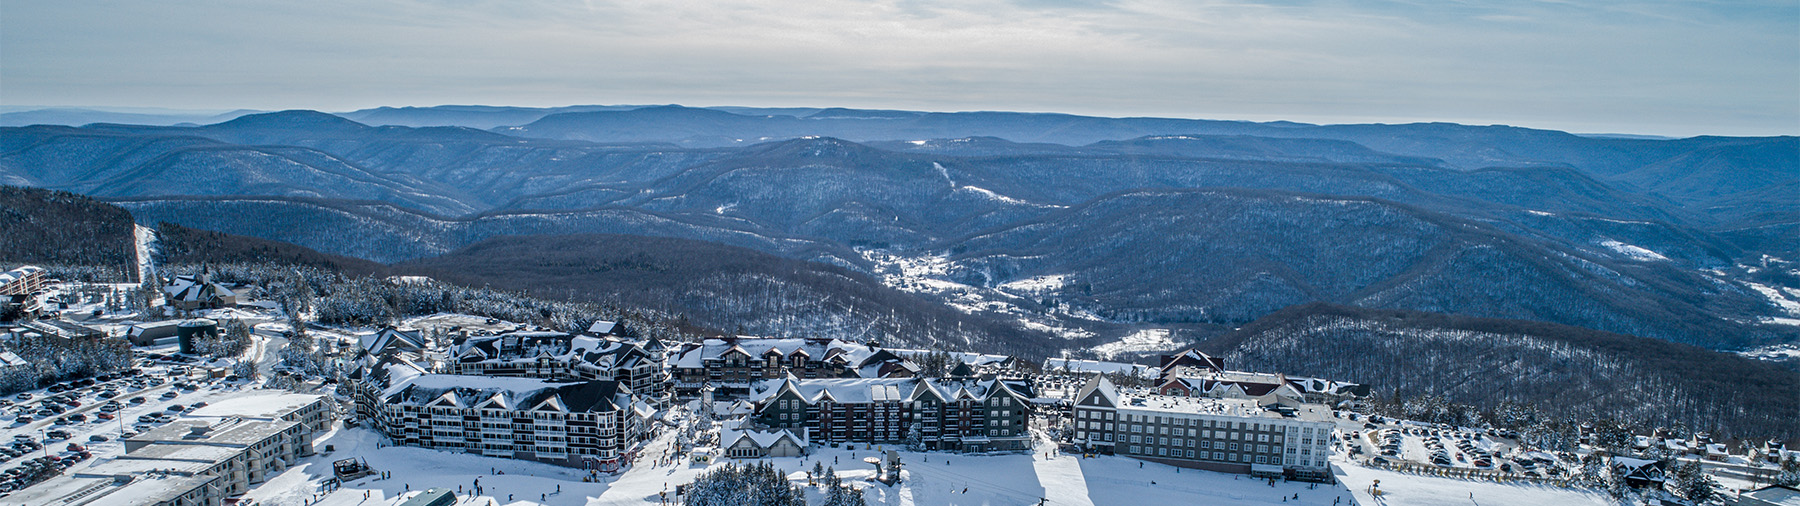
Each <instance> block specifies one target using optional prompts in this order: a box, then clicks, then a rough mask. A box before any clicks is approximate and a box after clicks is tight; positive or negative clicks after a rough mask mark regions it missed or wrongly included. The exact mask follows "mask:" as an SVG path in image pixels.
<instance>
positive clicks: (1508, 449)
mask: <svg viewBox="0 0 1800 506" xmlns="http://www.w3.org/2000/svg"><path fill="white" fill-rule="evenodd" d="M1345 418H1347V419H1350V420H1354V421H1358V422H1362V426H1361V428H1360V429H1350V430H1344V431H1340V434H1339V441H1340V442H1341V443H1342V450H1343V451H1345V452H1346V453H1347V454H1348V455H1349V456H1350V457H1352V458H1358V459H1366V460H1368V461H1369V462H1371V463H1374V464H1400V463H1413V464H1423V465H1430V466H1435V467H1439V468H1444V469H1472V470H1480V471H1488V472H1498V473H1506V474H1511V475H1516V476H1520V477H1534V478H1554V477H1557V476H1559V475H1562V474H1563V473H1565V472H1566V469H1565V468H1564V467H1565V463H1564V462H1563V461H1562V460H1560V459H1559V458H1558V457H1557V456H1556V455H1552V454H1549V453H1546V452H1541V451H1530V450H1527V449H1526V448H1524V447H1522V446H1520V445H1519V443H1518V441H1517V437H1518V435H1517V434H1513V433H1511V432H1508V431H1497V430H1491V429H1469V428H1458V427H1453V426H1449V425H1442V424H1424V423H1418V422H1400V421H1395V420H1391V419H1385V418H1383V417H1380V416H1360V415H1354V414H1352V415H1347V416H1346V417H1345Z"/></svg>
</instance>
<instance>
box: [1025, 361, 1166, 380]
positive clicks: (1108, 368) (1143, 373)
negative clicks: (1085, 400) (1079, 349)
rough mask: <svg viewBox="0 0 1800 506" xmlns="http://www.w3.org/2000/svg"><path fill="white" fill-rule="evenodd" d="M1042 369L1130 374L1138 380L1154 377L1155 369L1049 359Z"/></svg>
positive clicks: (1099, 362)
mask: <svg viewBox="0 0 1800 506" xmlns="http://www.w3.org/2000/svg"><path fill="white" fill-rule="evenodd" d="M1044 369H1045V370H1046V371H1049V370H1066V371H1069V372H1074V373H1089V372H1095V373H1105V374H1132V375H1135V376H1137V377H1140V378H1154V377H1156V375H1157V373H1158V372H1159V371H1157V369H1156V368H1154V367H1150V366H1147V365H1138V364H1122V363H1118V362H1101V361H1098V360H1071V359H1064V358H1050V359H1045V360H1044Z"/></svg>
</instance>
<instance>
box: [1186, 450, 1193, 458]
mask: <svg viewBox="0 0 1800 506" xmlns="http://www.w3.org/2000/svg"><path fill="white" fill-rule="evenodd" d="M1187 458H1190V459H1191V458H1194V451H1193V450H1188V451H1187Z"/></svg>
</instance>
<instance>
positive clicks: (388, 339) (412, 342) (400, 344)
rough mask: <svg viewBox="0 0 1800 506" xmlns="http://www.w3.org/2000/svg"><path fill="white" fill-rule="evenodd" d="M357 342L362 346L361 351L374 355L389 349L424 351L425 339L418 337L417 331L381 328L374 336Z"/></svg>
mask: <svg viewBox="0 0 1800 506" xmlns="http://www.w3.org/2000/svg"><path fill="white" fill-rule="evenodd" d="M358 341H359V342H360V343H361V344H362V347H363V349H365V350H369V353H370V354H375V355H379V354H381V353H382V352H384V351H387V350H389V349H393V350H396V351H419V350H423V349H425V338H423V337H421V336H419V333H418V332H417V331H406V330H400V329H396V328H393V327H383V328H382V329H381V330H380V331H377V332H375V333H374V334H369V335H365V336H361V337H360V339H358Z"/></svg>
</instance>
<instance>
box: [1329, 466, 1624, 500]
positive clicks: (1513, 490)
mask: <svg viewBox="0 0 1800 506" xmlns="http://www.w3.org/2000/svg"><path fill="white" fill-rule="evenodd" d="M1332 464H1333V466H1334V469H1335V470H1336V471H1337V475H1338V479H1339V480H1340V481H1342V482H1343V483H1344V485H1347V486H1348V487H1349V489H1350V490H1351V491H1352V492H1351V493H1352V494H1354V495H1355V499H1356V503H1357V504H1367V505H1381V506H1440V505H1441V506H1451V505H1454V506H1470V505H1504V504H1554V505H1557V506H1582V505H1595V506H1602V505H1611V504H1613V503H1612V501H1611V500H1610V499H1609V498H1608V497H1607V495H1606V494H1605V493H1602V492H1599V491H1595V490H1587V489H1568V488H1561V487H1556V486H1550V485H1531V484H1524V483H1522V482H1511V483H1497V482H1491V481H1473V480H1461V479H1453V478H1441V477H1436V476H1426V475H1418V474H1407V473H1398V472H1394V471H1387V470H1382V469H1373V468H1367V467H1362V466H1358V465H1355V464H1346V463H1344V462H1341V461H1338V460H1337V459H1335V458H1334V459H1333V462H1332ZM1376 480H1380V481H1381V489H1380V490H1381V497H1380V498H1376V497H1375V496H1372V495H1370V493H1369V486H1370V485H1372V484H1374V482H1375V481H1376ZM1471 498H1473V499H1471ZM1303 504H1304V503H1303Z"/></svg>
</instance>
